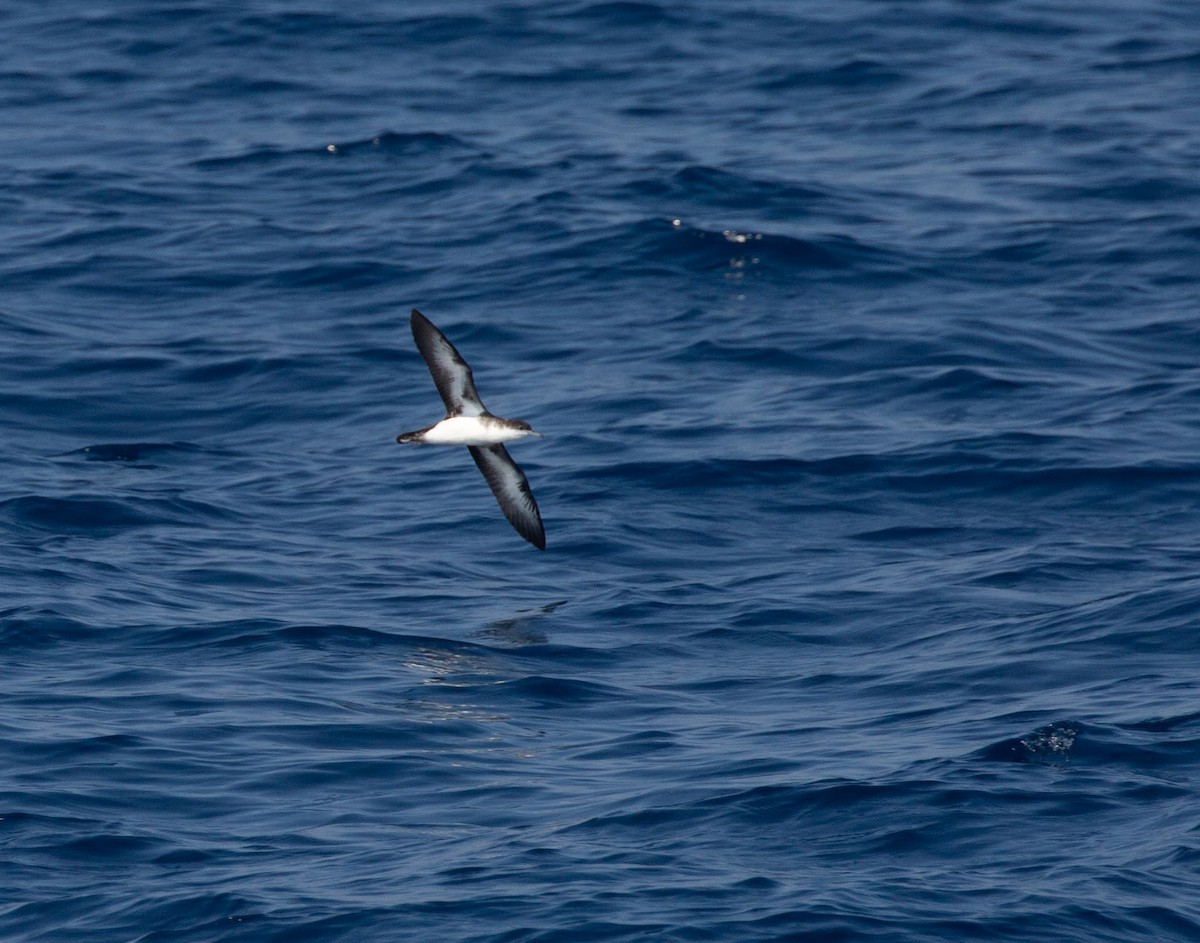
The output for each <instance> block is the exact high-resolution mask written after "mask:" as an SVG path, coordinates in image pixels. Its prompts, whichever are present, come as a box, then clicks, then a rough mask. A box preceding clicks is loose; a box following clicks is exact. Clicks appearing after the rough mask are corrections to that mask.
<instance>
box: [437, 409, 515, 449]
mask: <svg viewBox="0 0 1200 943" xmlns="http://www.w3.org/2000/svg"><path fill="white" fill-rule="evenodd" d="M531 435H537V433H536V432H533V431H532V430H530V429H518V428H514V427H513V426H510V425H507V424H506V423H505V421H504V420H503V419H497V418H496V417H495V416H451V417H450V418H449V419H443V420H442V421H441V422H439V423H438V424H437V425H436V426H434V427H433V428H432V429H430V430H429V431H428V432H426V433H425V435H424V436H422V437H421V441H422V442H423V443H425V444H426V445H499V444H500V443H501V442H511V441H513V439H523V438H525V437H526V436H531Z"/></svg>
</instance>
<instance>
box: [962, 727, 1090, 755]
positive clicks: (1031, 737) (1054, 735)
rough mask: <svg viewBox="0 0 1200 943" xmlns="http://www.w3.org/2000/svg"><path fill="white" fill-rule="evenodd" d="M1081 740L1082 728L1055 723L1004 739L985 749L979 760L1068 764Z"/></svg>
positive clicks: (980, 752) (981, 752) (980, 753)
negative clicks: (1080, 730) (1076, 743)
mask: <svg viewBox="0 0 1200 943" xmlns="http://www.w3.org/2000/svg"><path fill="white" fill-rule="evenodd" d="M1078 737H1079V725H1078V724H1077V723H1074V722H1073V721H1056V722H1054V723H1051V724H1046V725H1045V726H1043V727H1039V728H1037V729H1036V730H1034V731H1032V732H1031V733H1028V734H1025V735H1024V736H1022V737H1013V738H1012V739H1009V740H1001V741H999V742H998V743H993V744H992V745H991V746H988V747H984V749H982V750H980V751H979V753H978V754H977V755H978V756H979V757H980V758H982V759H985V760H991V761H993V762H1004V763H1065V762H1067V760H1068V759H1070V756H1071V750H1072V748H1073V747H1074V746H1075V741H1076V739H1078Z"/></svg>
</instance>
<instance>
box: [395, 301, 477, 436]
mask: <svg viewBox="0 0 1200 943" xmlns="http://www.w3.org/2000/svg"><path fill="white" fill-rule="evenodd" d="M412 333H413V340H415V341H416V342H417V350H419V351H420V352H421V356H422V357H423V358H425V365H426V366H427V367H429V372H430V374H431V375H432V376H433V382H434V383H435V384H436V385H437V389H438V393H440V394H441V397H442V402H443V403H445V404H446V414H447V415H448V416H484V415H487V409H486V408H485V407H484V405H483V400H481V399H480V398H479V393H478V392H476V390H475V378H474V377H473V376H471V368H470V367H468V366H467V362H466V361H465V360H463V358H462V354H460V353H459V352H458V351H457V350H455V348H454V345H453V344H451V343H450V341H448V340H447V339H446V335H445V334H443V333H442V332H441V331H439V330H438V329H437V328H436V327H434V326H433V322H432V321H430V320H429V318H427V317H425V315H423V314H422V313H421V312H420V311H418V310H417V309H416V308H413V312H412Z"/></svg>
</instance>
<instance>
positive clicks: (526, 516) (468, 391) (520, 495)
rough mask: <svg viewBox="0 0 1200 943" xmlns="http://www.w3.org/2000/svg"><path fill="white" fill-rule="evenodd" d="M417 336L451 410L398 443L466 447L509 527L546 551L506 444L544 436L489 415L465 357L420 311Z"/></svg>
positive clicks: (535, 508)
mask: <svg viewBox="0 0 1200 943" xmlns="http://www.w3.org/2000/svg"><path fill="white" fill-rule="evenodd" d="M412 333H413V340H415V341H416V342H417V350H419V351H420V352H421V356H422V357H423V358H425V365H426V366H427V367H429V372H430V374H432V375H433V382H434V384H435V385H436V386H437V390H438V393H440V394H441V397H442V402H443V403H445V404H446V418H445V419H443V420H442V421H441V422H439V423H435V424H434V425H432V426H427V427H426V428H424V429H418V430H417V431H416V432H404V433H401V434H400V435H398V436H396V441H397V442H399V443H400V444H401V445H408V444H410V443H411V444H414V445H465V446H466V447H467V450H468V451H469V452H470V453H471V458H473V459H475V464H476V465H478V466H479V470H480V471H481V472H483V477H484V478H486V479H487V483H488V485H489V487H491V489H492V494H494V495H495V496H496V500H497V501H498V502H499V503H500V510H501V511H503V512H504V516H505V517H506V518H508V522H509V523H510V524H512V526H513V528H514V529H515V530H516V532H517V533H518V534H520V535H521V536H522V537H524V538H525V539H526V540H528V541H529V542H530V543H531V544H533V545H534V546H535V547H537V548H538V549H539V550H545V549H546V530H545V528H543V527H542V515H541V512H540V511H538V506H537V502H536V501H535V500H533V492H532V491H530V490H529V481H528V479H526V477H525V473H524V472H523V471H521V469H520V466H518V465H517V463H516V462H514V461H513V460H512V457H511V456H510V455H509V454H508V449H506V448H505V447H504V443H505V442H511V441H513V440H514V439H524V438H528V437H529V436H537V437H538V438H541V435H542V434H541V433H540V432H534V431H533V429H532V428H530V426H529V423H527V422H522V421H521V420H520V419H501V418H500V417H499V416H493V415H492V414H491V413H489V412H488V411H487V407H486V406H484V405H483V400H481V399H480V398H479V393H478V392H477V391H476V389H475V378H474V377H473V376H472V375H471V368H470V367H469V366H467V362H466V361H465V360H463V358H462V354H460V353H459V352H458V351H457V350H456V349H455V347H454V345H453V344H451V343H450V341H449V340H447V339H446V335H445V334H443V333H442V332H441V331H439V330H438V329H437V328H436V327H434V326H433V322H432V321H430V320H429V318H427V317H425V315H423V314H422V313H421V312H420V311H418V310H417V309H416V308H413V312H412Z"/></svg>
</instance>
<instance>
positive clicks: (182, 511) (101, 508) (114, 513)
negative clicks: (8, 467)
mask: <svg viewBox="0 0 1200 943" xmlns="http://www.w3.org/2000/svg"><path fill="white" fill-rule="evenodd" d="M0 517H3V518H6V519H8V521H9V522H10V523H12V524H13V525H15V526H20V527H25V528H30V529H33V530H40V531H52V532H57V533H73V534H78V535H84V534H90V535H92V536H96V537H103V536H111V535H113V534H116V533H120V532H123V531H128V530H133V529H137V528H141V527H152V526H155V525H160V524H169V525H173V526H179V527H186V526H197V525H198V524H199V523H201V522H203V521H213V520H223V519H227V518H228V517H229V515H228V513H227V512H225V511H223V510H221V509H220V508H218V507H216V506H215V505H211V504H206V503H204V502H201V501H194V500H185V499H182V498H137V499H132V498H119V499H118V498H110V497H97V496H94V495H77V496H74V497H69V498H62V497H48V496H45V495H23V496H21V497H18V498H9V499H7V500H5V501H0Z"/></svg>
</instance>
